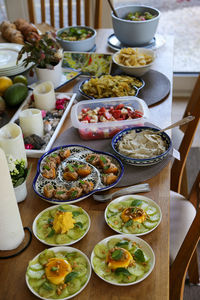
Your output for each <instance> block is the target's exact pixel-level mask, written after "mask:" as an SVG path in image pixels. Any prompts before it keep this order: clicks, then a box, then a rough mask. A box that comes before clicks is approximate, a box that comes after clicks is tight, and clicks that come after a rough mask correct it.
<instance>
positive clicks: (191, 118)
mask: <svg viewBox="0 0 200 300" xmlns="http://www.w3.org/2000/svg"><path fill="white" fill-rule="evenodd" d="M194 119H195V117H194V116H188V117H185V118H183V119H182V120H180V121H178V122H175V123H173V124H171V125H170V126H168V127H165V128H164V129H161V130H159V131H155V132H154V133H156V134H158V133H161V132H163V131H165V130H168V129H171V128H174V127H177V126H180V125H183V124H186V123H189V122H191V121H192V120H194Z"/></svg>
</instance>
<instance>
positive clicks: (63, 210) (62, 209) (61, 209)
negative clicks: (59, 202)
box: [58, 206, 67, 212]
mask: <svg viewBox="0 0 200 300" xmlns="http://www.w3.org/2000/svg"><path fill="white" fill-rule="evenodd" d="M58 210H60V211H62V212H66V211H67V210H66V209H64V208H63V207H62V206H59V207H58Z"/></svg>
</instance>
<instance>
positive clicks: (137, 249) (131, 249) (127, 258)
mask: <svg viewBox="0 0 200 300" xmlns="http://www.w3.org/2000/svg"><path fill="white" fill-rule="evenodd" d="M91 264H92V268H93V270H94V272H95V273H96V274H97V275H98V276H99V277H100V278H101V279H102V280H104V281H106V282H108V283H110V284H113V285H119V286H128V285H133V284H136V283H139V282H141V281H142V280H144V279H145V278H146V277H147V276H149V274H150V273H151V272H152V270H153V268H154V265H155V255H154V252H153V250H152V248H151V247H150V246H149V244H147V243H146V242H145V241H144V240H142V239H141V238H139V237H136V236H134V235H132V234H127V235H125V234H117V235H112V236H110V237H108V238H105V239H104V240H102V241H101V242H99V243H98V244H97V245H96V246H95V247H94V249H93V251H92V254H91Z"/></svg>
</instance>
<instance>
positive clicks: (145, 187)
mask: <svg viewBox="0 0 200 300" xmlns="http://www.w3.org/2000/svg"><path fill="white" fill-rule="evenodd" d="M150 190H151V189H150V187H149V184H148V183H142V184H137V185H132V186H129V187H127V188H124V189H121V190H118V191H116V192H114V193H111V194H96V193H95V194H93V195H92V196H93V199H94V200H96V201H99V202H106V201H108V200H112V198H113V197H116V196H122V195H126V194H130V193H142V192H150Z"/></svg>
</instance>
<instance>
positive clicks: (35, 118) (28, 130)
mask: <svg viewBox="0 0 200 300" xmlns="http://www.w3.org/2000/svg"><path fill="white" fill-rule="evenodd" d="M19 125H20V127H21V129H22V132H23V135H24V137H27V136H29V135H31V134H37V135H39V136H40V137H42V136H43V133H44V124H43V119H42V112H41V110H39V109H36V108H28V109H25V110H23V111H21V112H20V114H19Z"/></svg>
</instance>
